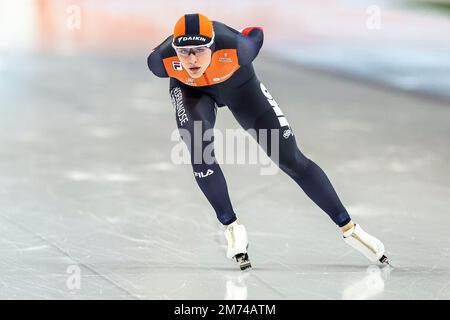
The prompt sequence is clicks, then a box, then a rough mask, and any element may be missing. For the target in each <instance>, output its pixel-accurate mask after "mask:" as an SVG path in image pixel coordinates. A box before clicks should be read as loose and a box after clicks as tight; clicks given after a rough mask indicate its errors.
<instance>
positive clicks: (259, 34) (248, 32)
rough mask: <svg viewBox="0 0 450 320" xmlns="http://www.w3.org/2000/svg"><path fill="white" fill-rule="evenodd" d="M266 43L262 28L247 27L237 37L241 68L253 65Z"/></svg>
mask: <svg viewBox="0 0 450 320" xmlns="http://www.w3.org/2000/svg"><path fill="white" fill-rule="evenodd" d="M263 42H264V32H263V28H262V27H247V28H244V29H243V30H241V32H240V33H239V34H238V35H237V46H236V47H237V51H238V55H239V64H240V65H241V66H243V65H246V64H249V63H251V62H252V61H253V60H254V59H255V58H256V56H257V55H258V53H259V50H260V49H261V47H262V45H263Z"/></svg>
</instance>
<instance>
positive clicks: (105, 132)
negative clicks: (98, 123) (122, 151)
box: [90, 127, 117, 139]
mask: <svg viewBox="0 0 450 320" xmlns="http://www.w3.org/2000/svg"><path fill="white" fill-rule="evenodd" d="M90 134H91V135H92V136H93V137H95V138H98V139H109V138H112V137H114V136H117V132H116V131H114V130H112V129H109V128H104V127H94V128H92V129H91V130H90Z"/></svg>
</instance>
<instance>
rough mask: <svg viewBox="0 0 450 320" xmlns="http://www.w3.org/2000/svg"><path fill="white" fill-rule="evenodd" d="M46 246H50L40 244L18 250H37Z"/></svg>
mask: <svg viewBox="0 0 450 320" xmlns="http://www.w3.org/2000/svg"><path fill="white" fill-rule="evenodd" d="M48 248H50V246H47V245H42V246H34V247H28V248H23V249H19V250H20V251H38V250H44V249H48Z"/></svg>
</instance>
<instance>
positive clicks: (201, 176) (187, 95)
mask: <svg viewBox="0 0 450 320" xmlns="http://www.w3.org/2000/svg"><path fill="white" fill-rule="evenodd" d="M170 94H171V98H172V103H173V104H174V108H175V109H176V120H177V126H178V129H179V132H180V135H181V137H182V139H183V141H184V142H185V143H186V146H187V147H188V149H189V152H190V158H191V164H192V168H193V171H194V176H195V180H196V181H197V184H198V186H199V187H200V189H201V190H202V192H203V194H204V195H205V196H206V198H207V199H208V201H209V203H210V204H211V205H212V207H213V208H214V210H215V212H216V215H217V218H218V220H219V221H220V222H221V223H222V224H223V225H229V224H231V223H232V222H234V221H235V220H236V214H235V213H234V211H233V207H232V205H231V201H230V197H229V195H228V188H227V183H226V181H225V177H224V175H223V172H222V170H221V168H220V166H219V164H218V163H217V161H216V159H215V157H214V149H212V150H211V149H209V151H212V152H209V151H208V152H204V151H205V148H206V147H207V146H208V145H210V147H209V148H211V146H212V143H213V142H214V136H213V135H211V140H210V141H203V136H204V133H205V131H207V130H209V131H210V132H212V131H211V130H212V129H213V128H214V124H215V119H216V112H217V110H216V106H215V102H214V100H213V99H212V98H211V97H209V96H208V95H206V94H204V93H200V92H198V91H195V90H189V89H188V88H185V87H183V86H177V85H172V87H171V90H170Z"/></svg>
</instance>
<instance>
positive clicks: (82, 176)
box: [66, 171, 98, 181]
mask: <svg viewBox="0 0 450 320" xmlns="http://www.w3.org/2000/svg"><path fill="white" fill-rule="evenodd" d="M66 175H67V177H68V178H69V179H70V180H74V181H95V180H98V178H97V177H96V176H95V175H94V174H92V173H90V172H84V171H69V172H67V173H66Z"/></svg>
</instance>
